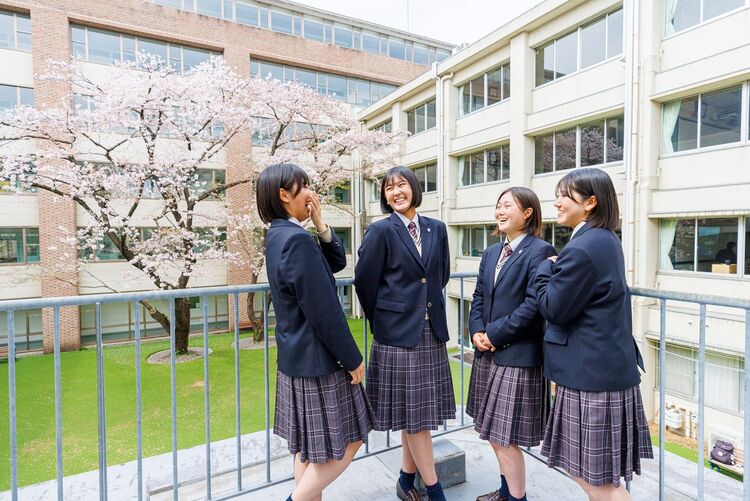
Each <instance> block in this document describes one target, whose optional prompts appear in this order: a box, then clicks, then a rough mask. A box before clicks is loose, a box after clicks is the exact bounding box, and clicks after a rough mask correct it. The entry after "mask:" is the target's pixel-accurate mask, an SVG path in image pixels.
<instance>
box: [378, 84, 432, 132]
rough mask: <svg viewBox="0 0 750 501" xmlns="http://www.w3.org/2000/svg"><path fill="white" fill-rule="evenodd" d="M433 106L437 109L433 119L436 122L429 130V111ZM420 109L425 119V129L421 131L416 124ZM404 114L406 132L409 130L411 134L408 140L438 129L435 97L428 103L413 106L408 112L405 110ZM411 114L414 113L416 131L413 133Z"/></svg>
mask: <svg viewBox="0 0 750 501" xmlns="http://www.w3.org/2000/svg"><path fill="white" fill-rule="evenodd" d="M386 95H387V94H386ZM431 104H432V105H433V107H434V109H435V116H434V117H433V119H434V120H435V125H434V126H433V127H430V128H429V129H428V128H427V124H428V121H429V117H428V114H427V110H428V109H429V108H430V105H431ZM420 109H421V110H422V112H423V117H424V118H423V122H424V123H423V127H424V128H423V129H422V130H419V127H417V124H416V119H417V117H418V114H419V110H420ZM404 113H405V114H406V130H407V132H409V135H408V136H407V138H406V139H410V138H412V137H414V136H418V135H419V134H423V133H425V132H427V131H431V130H434V129H437V100H436V98H434V97H432V98H430V99H428V100H427V101H423V102H422V103H420V104H418V105H417V106H413V107H411V108H409V109H408V110H405V111H404ZM410 113H414V131H411V130H410V129H409V114H410Z"/></svg>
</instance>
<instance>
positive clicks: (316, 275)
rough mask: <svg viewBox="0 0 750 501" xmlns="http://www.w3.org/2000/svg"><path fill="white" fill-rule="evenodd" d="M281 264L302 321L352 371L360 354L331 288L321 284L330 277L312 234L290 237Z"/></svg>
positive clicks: (325, 282)
mask: <svg viewBox="0 0 750 501" xmlns="http://www.w3.org/2000/svg"><path fill="white" fill-rule="evenodd" d="M280 264H281V266H282V267H283V270H284V276H285V277H286V280H287V282H288V283H289V285H290V287H291V288H292V290H294V294H295V297H296V298H297V303H298V304H299V307H300V309H301V310H302V313H303V314H304V315H305V320H307V322H308V323H309V324H310V325H311V326H312V328H313V331H314V332H315V334H316V335H317V336H318V339H320V341H321V342H322V343H323V345H325V347H326V348H327V349H328V351H329V352H331V353H332V354H333V356H334V357H335V358H336V359H337V360H338V361H339V362H341V365H343V366H344V369H346V370H348V371H353V370H354V369H356V368H357V367H359V365H360V364H361V363H362V355H361V354H360V352H359V348H358V347H357V344H356V343H355V342H354V338H353V337H352V334H351V331H350V330H349V325H348V324H347V323H346V318H345V317H344V311H343V310H342V309H341V304H340V303H339V300H338V298H337V297H336V293H335V291H334V290H333V288H331V287H321V284H329V283H330V280H331V279H330V276H329V275H328V271H327V270H326V268H325V266H324V264H323V258H322V257H321V253H320V252H319V251H318V249H317V248H316V244H315V241H314V240H313V239H312V237H311V236H310V235H307V234H302V233H300V234H297V235H294V236H292V237H291V238H290V239H289V240H288V242H287V245H286V246H285V247H284V250H283V251H282V256H281V260H280Z"/></svg>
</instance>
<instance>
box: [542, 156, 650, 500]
mask: <svg viewBox="0 0 750 501" xmlns="http://www.w3.org/2000/svg"><path fill="white" fill-rule="evenodd" d="M556 195H557V199H556V200H555V204H554V205H555V207H556V208H557V223H558V224H561V225H565V226H568V227H570V228H573V234H572V236H571V239H570V241H569V242H568V243H567V244H566V245H565V248H564V249H563V250H562V252H560V256H559V258H557V260H556V261H555V260H554V258H552V259H549V260H546V261H544V262H543V263H542V264H540V265H539V269H538V270H537V273H536V278H535V283H536V296H537V300H538V304H539V311H540V312H541V314H542V316H543V317H544V318H545V319H546V320H547V322H548V323H547V331H546V333H545V335H544V375H545V377H547V378H548V379H550V380H552V381H554V382H555V383H556V384H557V393H556V397H555V402H554V407H553V409H552V412H551V414H550V417H549V419H548V421H547V428H546V430H545V434H544V442H543V444H542V454H544V455H545V456H547V457H548V458H549V460H548V466H550V467H560V468H562V469H564V470H565V471H567V472H568V473H569V474H570V476H571V477H572V478H573V480H575V481H576V482H577V483H578V484H579V485H580V486H581V487H582V488H583V490H584V491H585V492H586V494H588V496H589V499H592V500H593V499H614V500H619V499H623V500H625V499H630V495H629V494H628V492H627V491H626V490H625V486H624V485H622V482H621V478H623V477H624V478H625V480H626V481H629V480H631V479H632V478H633V473H636V474H640V472H641V459H643V458H653V449H652V446H651V437H650V435H649V430H648V422H647V421H646V415H645V412H644V409H643V400H642V398H641V390H640V387H639V384H640V381H641V376H640V372H639V371H638V368H639V367H640V368H641V369H643V359H642V358H641V354H640V351H639V350H638V346H637V344H636V342H635V339H634V338H633V332H632V320H631V301H630V290H629V288H628V284H627V281H626V278H625V260H624V257H623V252H622V244H621V242H620V239H619V238H618V237H617V235H615V233H614V231H613V230H615V229H617V227H618V226H619V219H620V215H619V209H618V205H617V194H616V192H615V187H614V184H613V183H612V179H611V178H610V177H609V175H608V174H607V173H606V172H604V171H603V170H601V169H597V168H590V167H589V168H582V169H576V170H573V171H571V172H570V173H568V174H567V175H565V177H563V178H562V179H561V180H560V181H559V183H558V184H557V194H556Z"/></svg>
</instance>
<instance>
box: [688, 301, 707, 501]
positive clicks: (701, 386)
mask: <svg viewBox="0 0 750 501" xmlns="http://www.w3.org/2000/svg"><path fill="white" fill-rule="evenodd" d="M700 322H701V323H700V335H699V341H698V342H699V344H698V501H703V475H704V473H705V472H704V470H705V469H706V467H705V459H704V455H705V452H704V447H705V444H704V443H703V432H704V421H705V415H706V407H705V405H706V304H705V303H700ZM691 425H692V424H691Z"/></svg>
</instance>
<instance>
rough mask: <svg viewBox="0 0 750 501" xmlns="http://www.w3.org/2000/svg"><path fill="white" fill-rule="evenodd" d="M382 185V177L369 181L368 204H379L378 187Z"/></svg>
mask: <svg viewBox="0 0 750 501" xmlns="http://www.w3.org/2000/svg"><path fill="white" fill-rule="evenodd" d="M382 183H383V177H382V176H381V177H376V178H375V179H371V180H370V202H380V185H381V184H382Z"/></svg>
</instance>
